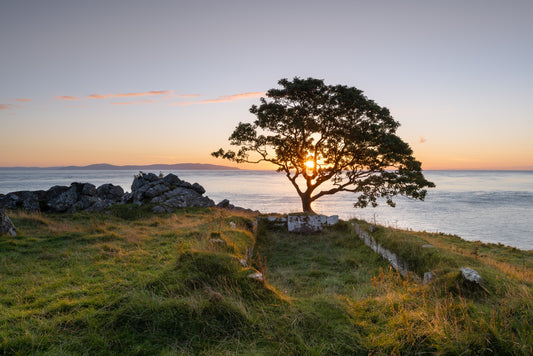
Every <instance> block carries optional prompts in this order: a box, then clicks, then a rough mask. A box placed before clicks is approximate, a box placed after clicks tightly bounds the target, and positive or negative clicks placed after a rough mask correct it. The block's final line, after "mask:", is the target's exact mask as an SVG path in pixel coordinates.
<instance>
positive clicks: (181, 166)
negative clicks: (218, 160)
mask: <svg viewBox="0 0 533 356" xmlns="http://www.w3.org/2000/svg"><path fill="white" fill-rule="evenodd" d="M0 168H1V169H65V170H67V169H69V170H76V169H77V170H130V171H131V170H135V171H150V170H159V171H185V170H206V171H207V170H213V171H222V170H239V168H235V167H228V166H220V165H216V164H203V163H177V164H149V165H126V166H115V165H112V164H107V163H101V164H91V165H88V166H62V167H44V168H39V167H0Z"/></svg>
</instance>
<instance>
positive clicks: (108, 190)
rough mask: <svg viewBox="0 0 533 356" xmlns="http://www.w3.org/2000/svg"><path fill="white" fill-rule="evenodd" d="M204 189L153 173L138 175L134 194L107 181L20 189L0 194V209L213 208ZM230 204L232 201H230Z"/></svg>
mask: <svg viewBox="0 0 533 356" xmlns="http://www.w3.org/2000/svg"><path fill="white" fill-rule="evenodd" d="M204 193H205V189H204V188H203V187H202V186H201V185H200V184H198V183H194V184H191V183H189V182H186V181H183V180H181V179H179V178H178V176H176V175H175V174H172V173H171V174H168V175H166V176H165V177H159V176H157V175H155V174H153V173H140V174H139V175H137V176H135V178H134V180H133V184H132V185H131V193H126V194H124V190H123V189H122V188H121V187H120V186H116V185H113V184H104V185H101V186H99V187H98V188H96V186H94V185H93V184H91V183H72V184H71V185H70V186H69V187H67V186H54V187H52V188H50V189H48V190H46V191H44V190H38V191H20V192H13V193H8V194H6V195H3V194H0V209H3V208H5V209H10V210H15V209H25V210H29V211H52V212H59V213H62V212H68V213H73V212H76V211H82V210H83V211H102V210H104V209H105V208H107V207H109V206H111V205H113V204H117V203H134V204H137V205H143V204H148V203H150V204H155V206H154V208H153V209H152V210H153V211H154V212H155V213H163V212H171V211H172V210H174V209H178V208H186V207H212V206H215V203H214V202H213V201H212V200H211V199H209V198H208V197H206V196H203V194H204ZM228 204H229V201H228Z"/></svg>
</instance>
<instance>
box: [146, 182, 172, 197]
mask: <svg viewBox="0 0 533 356" xmlns="http://www.w3.org/2000/svg"><path fill="white" fill-rule="evenodd" d="M168 190H170V188H169V187H168V186H167V185H165V184H164V183H163V182H161V183H159V184H156V185H153V186H150V187H149V188H148V189H147V190H146V191H145V192H144V196H145V197H146V198H153V197H156V196H158V195H161V194H163V193H164V192H167V191H168Z"/></svg>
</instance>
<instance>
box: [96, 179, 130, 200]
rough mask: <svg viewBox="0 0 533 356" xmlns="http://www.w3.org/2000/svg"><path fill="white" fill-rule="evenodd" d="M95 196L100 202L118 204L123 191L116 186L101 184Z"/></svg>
mask: <svg viewBox="0 0 533 356" xmlns="http://www.w3.org/2000/svg"><path fill="white" fill-rule="evenodd" d="M96 196H97V197H98V198H100V199H102V200H111V201H113V202H119V201H121V199H122V197H123V196H124V189H122V187H120V186H118V185H113V184H109V183H108V184H102V185H101V186H99V187H98V188H97V189H96Z"/></svg>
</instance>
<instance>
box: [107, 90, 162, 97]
mask: <svg viewBox="0 0 533 356" xmlns="http://www.w3.org/2000/svg"><path fill="white" fill-rule="evenodd" d="M163 94H172V90H152V91H147V92H144V93H124V94H107V96H108V97H109V98H125V97H131V96H149V95H163Z"/></svg>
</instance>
